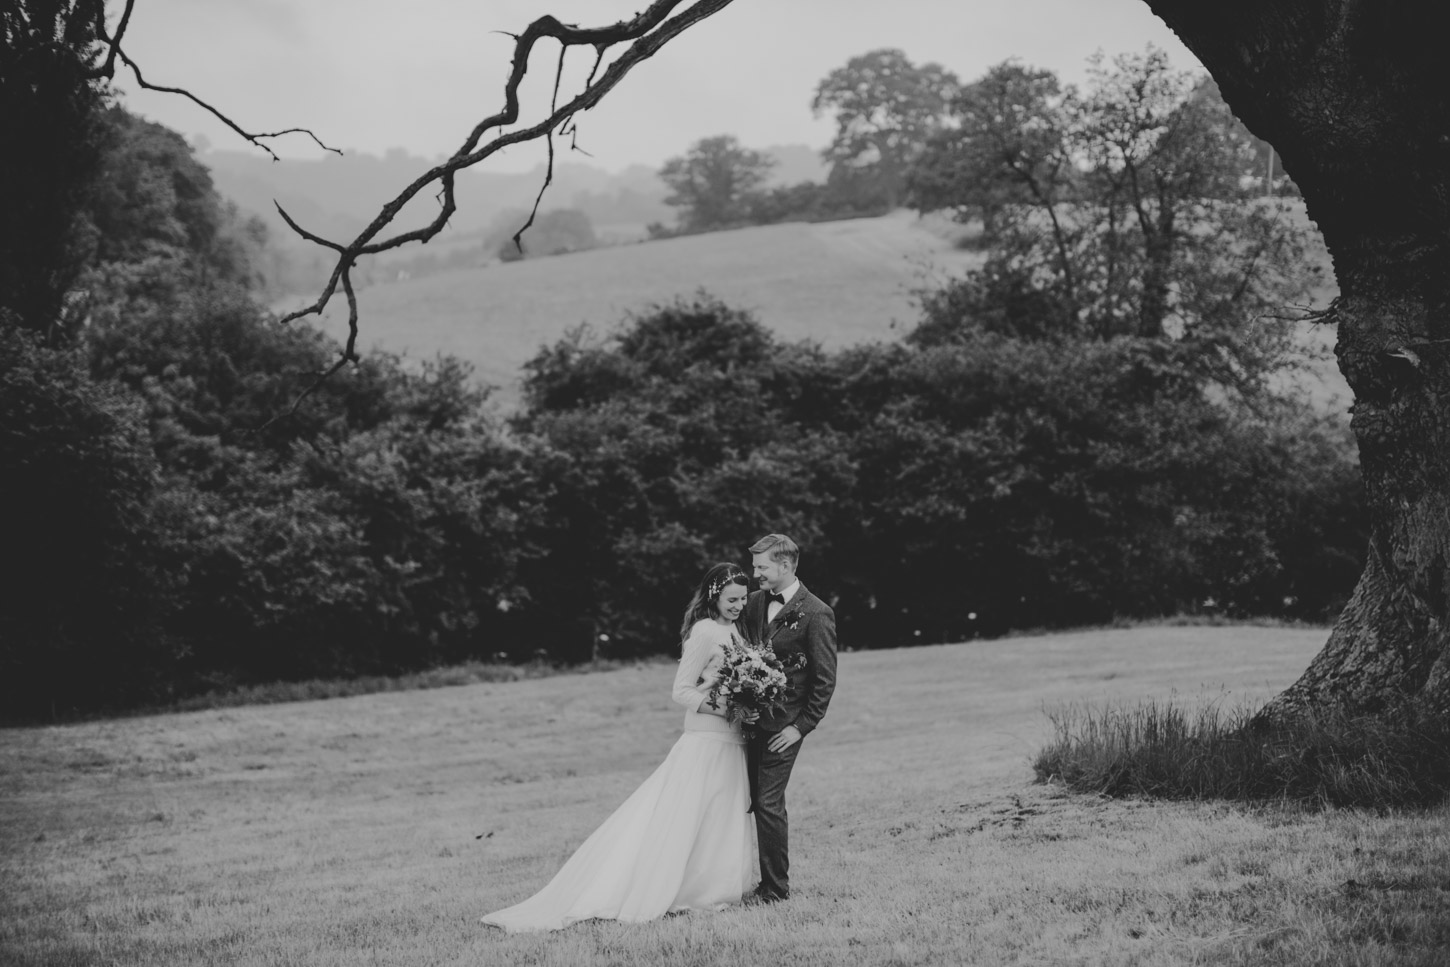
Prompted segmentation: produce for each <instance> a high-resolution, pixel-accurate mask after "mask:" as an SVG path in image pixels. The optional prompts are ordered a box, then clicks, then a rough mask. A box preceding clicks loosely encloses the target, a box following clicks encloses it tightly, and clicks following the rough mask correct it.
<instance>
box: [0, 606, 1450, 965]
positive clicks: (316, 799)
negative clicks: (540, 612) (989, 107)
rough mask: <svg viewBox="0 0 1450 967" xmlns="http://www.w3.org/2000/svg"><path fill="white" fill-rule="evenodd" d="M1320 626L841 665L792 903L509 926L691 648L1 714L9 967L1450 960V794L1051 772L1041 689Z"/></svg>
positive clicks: (618, 791)
mask: <svg viewBox="0 0 1450 967" xmlns="http://www.w3.org/2000/svg"><path fill="white" fill-rule="evenodd" d="M1324 634H1325V633H1324V632H1323V631H1316V630H1298V629H1272V628H1136V629H1131V630H1111V631H1094V632H1083V633H1075V634H1063V635H1054V636H1044V637H1035V638H1018V639H1009V640H1004V641H996V642H983V643H972V644H965V645H952V646H936V647H923V648H914V649H906V650H900V651H888V652H853V653H848V654H845V655H843V656H842V660H841V684H840V688H839V691H838V694H837V699H836V701H835V703H834V704H833V706H832V709H831V712H830V714H829V715H828V716H827V718H826V720H825V722H824V723H823V725H822V727H821V729H820V730H819V731H818V732H817V733H816V734H815V735H813V736H812V737H811V738H810V739H809V740H808V744H807V746H806V747H805V749H804V751H803V752H802V754H801V759H800V763H799V766H798V767H797V773H796V776H795V778H794V780H793V781H792V784H791V795H790V806H791V820H792V830H793V844H792V854H793V862H794V871H793V879H794V882H795V888H796V895H795V896H794V897H793V899H792V900H791V901H790V902H789V903H788V904H785V905H781V906H777V907H771V908H748V909H733V910H730V911H727V912H724V913H721V914H716V915H683V916H675V917H669V918H666V919H664V920H662V921H660V922H657V923H653V924H647V925H643V926H621V925H618V924H612V923H603V924H600V923H591V924H581V925H578V926H575V927H573V928H571V929H569V930H567V931H564V932H562V933H559V934H554V935H545V936H524V937H506V936H504V935H502V934H500V933H498V932H496V931H494V930H492V929H490V928H485V927H482V926H480V925H478V924H477V922H476V921H477V918H478V917H479V916H480V915H482V914H483V913H485V912H487V911H489V910H492V909H495V908H498V907H501V906H504V905H506V904H509V903H512V902H514V901H515V900H517V899H519V898H521V897H522V896H525V895H527V894H528V893H531V892H532V891H533V890H535V889H537V888H538V887H539V886H541V885H542V884H543V883H544V882H545V880H547V878H548V877H549V876H550V875H551V874H552V873H553V871H554V869H556V868H557V866H558V864H559V863H560V862H561V861H562V860H563V858H564V857H565V856H566V855H567V854H568V852H569V851H570V850H571V849H572V848H573V847H575V846H576V845H578V843H579V842H580V840H581V839H582V838H583V837H584V836H585V835H587V834H588V832H589V831H590V830H591V829H592V828H593V827H594V826H595V825H596V824H597V823H598V822H599V821H600V820H602V819H603V818H604V816H605V815H607V814H608V812H609V811H610V810H612V809H613V808H614V807H615V806H616V805H617V804H618V803H619V802H620V801H621V800H622V799H623V798H624V796H625V795H627V793H628V792H629V791H630V790H631V789H632V788H633V787H634V785H635V784H637V783H638V782H639V781H640V780H641V779H643V778H644V776H645V775H647V774H648V772H649V771H650V770H651V769H652V768H653V767H654V766H655V765H656V764H657V763H658V762H659V760H660V759H661V758H662V757H663V755H664V753H665V752H666V750H667V749H668V748H669V746H670V744H671V743H672V742H673V741H674V737H675V735H676V732H677V729H678V726H679V714H678V713H677V709H676V708H675V707H673V706H671V704H670V702H669V699H668V691H669V683H670V678H671V674H672V668H671V666H670V665H669V664H668V663H656V664H648V665H642V666H638V667H628V668H624V669H621V670H618V671H611V672H602V673H599V674H594V675H579V676H573V675H569V676H560V677H555V678H546V679H537V680H528V681H521V682H513V683H506V684H478V685H468V686H460V687H454V688H444V689H436V690H429V691H418V692H405V693H383V694H376V695H366V696H359V697H355V698H346V699H336V700H331V701H319V702H300V703H296V704H288V705H268V706H256V707H245V708H230V709H221V710H214V711H205V712H190V713H179V714H167V715H158V716H152V717H146V718H136V719H127V720H121V721H115V722H107V723H88V724H81V725H71V726H62V727H53V728H36V729H14V730H6V731H3V732H0V849H3V861H0V883H3V892H0V963H3V964H5V965H12V964H13V965H61V964H145V965H172V964H174V965H197V964H249V965H250V964H258V965H261V964H277V965H280V964H308V965H311V964H318V965H328V964H337V965H357V964H385V965H390V967H391V965H415V964H418V965H421V964H460V965H462V964H489V965H493V964H514V963H518V964H559V965H575V964H600V965H602V964H649V965H652V964H658V965H675V964H720V965H729V967H742V965H754V964H820V965H836V964H860V965H868V964H869V965H879V964H900V965H905V964H958V963H976V964H990V965H999V964H1143V965H1160V964H1424V965H1430V964H1440V965H1443V964H1445V963H1447V962H1450V873H1447V872H1446V871H1447V870H1450V813H1447V812H1446V811H1444V810H1441V811H1437V812H1432V813H1428V814H1423V813H1422V814H1403V815H1398V814H1391V815H1384V816H1379V815H1373V814H1367V813H1363V812H1354V811H1334V812H1328V813H1320V814H1302V813H1292V812H1284V811H1277V810H1254V809H1246V808H1244V807H1239V806H1227V805H1223V804H1213V803H1209V804H1193V803H1189V804H1164V803H1149V802H1141V801H1110V800H1098V799H1094V798H1085V797H1080V796H1075V795H1068V794H1065V793H1063V792H1061V791H1060V790H1058V789H1055V788H1053V787H1051V786H1040V785H1034V784H1033V783H1032V782H1031V769H1030V766H1029V760H1030V757H1031V756H1032V754H1033V753H1034V752H1035V751H1036V750H1037V748H1038V747H1039V745H1040V744H1041V743H1042V742H1043V741H1044V740H1045V739H1046V738H1047V736H1048V734H1049V730H1050V726H1049V724H1048V722H1047V719H1046V718H1045V717H1044V716H1043V715H1042V708H1043V707H1044V706H1052V705H1056V704H1057V703H1060V702H1064V701H1109V700H1119V699H1136V698H1140V697H1152V696H1158V697H1164V696H1168V695H1170V694H1171V693H1173V692H1174V691H1175V690H1176V691H1177V692H1178V693H1179V695H1180V696H1195V695H1198V694H1200V693H1201V692H1204V691H1205V690H1206V691H1207V692H1208V693H1211V694H1212V695H1214V696H1218V695H1220V693H1221V690H1224V691H1226V695H1224V696H1223V698H1222V700H1223V701H1228V702H1238V701H1245V702H1248V701H1254V700H1256V699H1260V698H1263V697H1266V696H1267V695H1268V694H1270V693H1271V692H1272V691H1273V690H1275V689H1277V688H1279V687H1282V686H1283V685H1285V684H1287V683H1288V682H1289V681H1290V680H1292V678H1293V677H1294V676H1295V675H1296V674H1297V673H1298V672H1299V671H1300V670H1301V669H1302V668H1303V666H1304V665H1305V663H1306V662H1307V661H1308V659H1309V658H1310V656H1311V655H1312V654H1313V653H1314V651H1316V650H1317V649H1318V647H1319V645H1320V644H1321V643H1322V641H1323V638H1324Z"/></svg>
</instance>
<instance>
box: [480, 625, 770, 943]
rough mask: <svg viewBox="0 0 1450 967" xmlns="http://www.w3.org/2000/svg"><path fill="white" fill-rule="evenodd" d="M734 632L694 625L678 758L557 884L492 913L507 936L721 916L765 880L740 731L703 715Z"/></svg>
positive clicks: (686, 656)
mask: <svg viewBox="0 0 1450 967" xmlns="http://www.w3.org/2000/svg"><path fill="white" fill-rule="evenodd" d="M730 635H731V629H730V628H729V627H727V626H725V625H721V624H719V623H718V622H715V621H710V620H703V621H699V622H697V623H696V624H695V626H694V628H692V629H691V630H690V635H689V637H688V638H687V639H685V643H684V649H683V656H682V657H681V659H680V669H679V671H678V672H676V674H675V685H674V690H673V693H672V694H673V697H674V700H675V701H676V702H678V703H680V704H681V705H683V706H685V709H686V711H685V731H684V734H683V735H681V736H680V738H679V741H677V742H676V743H675V745H674V748H672V749H671V750H670V754H669V755H668V756H667V757H666V758H665V761H664V762H663V763H662V764H661V765H660V767H659V768H658V769H656V770H655V771H654V774H653V775H651V776H650V777H649V778H648V779H646V780H645V781H644V784H643V785H641V786H640V787H639V788H638V789H636V790H635V791H634V792H633V793H632V794H631V795H630V797H629V798H628V799H626V800H625V801H624V804H623V805H621V806H620V807H619V808H618V809H616V810H615V811H614V814H613V815H611V816H610V817H609V818H608V819H606V820H605V821H604V824H603V825H602V826H600V827H599V828H598V829H596V830H595V831H594V832H593V833H592V834H591V835H590V836H589V838H588V839H586V840H585V841H584V843H583V845H581V846H580V847H579V849H578V851H576V852H575V853H574V855H573V856H571V857H570V858H569V860H568V862H566V863H565V864H564V866H563V868H561V869H560V870H559V872H558V873H557V874H556V875H555V876H554V878H553V879H552V880H550V881H549V885H548V886H546V887H544V888H543V889H542V890H540V891H539V892H538V893H536V894H534V895H533V896H531V897H529V898H528V899H527V900H525V901H523V902H522V903H520V904H518V905H516V906H512V907H509V908H507V909H505V910H500V911H498V912H497V913H490V914H489V915H488V916H486V917H484V918H483V922H484V923H488V924H493V925H494V926H497V927H502V928H504V929H505V930H508V931H511V932H514V931H525V930H559V929H561V928H563V927H567V926H569V924H571V923H577V922H578V921H580V920H589V919H591V918H599V919H605V920H623V921H625V922H638V921H642V920H653V919H655V918H657V917H660V916H663V915H664V914H665V913H669V912H673V911H677V910H718V909H720V908H722V907H724V906H726V905H728V904H731V903H735V902H737V901H739V900H740V898H741V896H742V895H743V894H745V893H748V892H750V891H751V890H753V889H754V888H755V886H756V884H757V883H759V881H760V869H759V865H758V864H759V861H758V859H757V853H756V843H755V817H754V816H751V815H749V814H748V813H747V812H746V810H747V809H748V808H749V807H750V782H749V778H748V776H747V774H746V771H745V737H744V736H743V735H742V734H741V731H740V726H739V725H738V724H734V723H730V722H727V721H725V719H724V718H722V717H720V716H718V715H710V714H701V713H700V712H698V711H696V710H697V709H698V708H699V707H700V704H701V703H702V702H704V701H705V700H706V699H708V698H709V693H708V690H706V689H704V688H701V687H699V686H700V683H701V682H702V681H703V682H713V681H714V679H715V675H716V672H717V671H718V669H719V667H720V663H721V660H722V659H723V655H724V652H723V646H724V645H725V643H726V642H728V641H729V640H730Z"/></svg>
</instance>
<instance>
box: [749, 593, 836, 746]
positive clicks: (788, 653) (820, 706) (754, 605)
mask: <svg viewBox="0 0 1450 967" xmlns="http://www.w3.org/2000/svg"><path fill="white" fill-rule="evenodd" d="M769 603H770V596H769V594H768V593H767V592H765V591H756V592H754V593H753V594H751V595H750V597H749V599H747V600H746V602H745V613H744V614H742V615H741V623H742V624H743V625H744V627H745V629H746V634H748V635H750V636H751V637H753V638H754V639H755V641H756V642H757V643H759V644H767V643H768V644H770V646H771V647H772V648H774V649H775V654H776V657H778V658H780V659H781V660H782V661H783V662H785V663H786V664H787V665H789V664H790V663H791V661H792V660H794V658H795V656H796V655H797V654H802V653H803V654H804V655H805V656H806V662H805V665H803V666H802V667H800V668H797V669H795V670H793V671H791V672H788V673H787V674H789V676H790V683H791V686H792V687H791V691H790V694H789V695H788V696H787V697H786V700H785V707H784V708H782V709H780V710H778V711H776V712H775V713H774V714H773V715H769V716H761V718H760V721H759V722H758V723H757V725H758V727H759V728H761V729H762V730H764V731H766V732H779V731H780V730H781V729H783V728H785V727H786V726H787V725H794V726H795V727H796V728H797V729H799V730H800V733H801V735H803V736H804V735H809V734H810V732H811V730H812V729H814V728H815V727H816V726H817V725H819V724H820V721H821V718H822V717H823V716H824V715H825V714H826V706H827V705H829V704H830V702H831V693H832V692H834V691H835V690H836V613H835V612H834V611H832V610H831V607H830V605H828V604H826V603H825V602H824V601H822V600H821V599H820V598H818V597H816V596H815V595H814V594H811V592H810V590H809V589H808V588H807V587H806V586H805V584H804V583H803V584H801V586H800V588H799V589H798V590H797V591H796V593H795V595H794V596H792V597H791V599H790V600H789V601H787V602H786V605H785V607H784V608H781V609H780V613H779V614H777V615H776V616H775V620H774V621H771V622H768V623H767V622H766V620H765V617H766V614H767V613H768V605H769Z"/></svg>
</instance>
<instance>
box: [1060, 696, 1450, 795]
mask: <svg viewBox="0 0 1450 967" xmlns="http://www.w3.org/2000/svg"><path fill="white" fill-rule="evenodd" d="M1047 715H1048V718H1049V719H1050V720H1051V722H1052V725H1053V730H1054V737H1053V739H1052V741H1051V742H1050V743H1049V744H1048V745H1047V746H1046V747H1045V748H1043V749H1042V750H1041V751H1040V752H1039V753H1038V755H1037V758H1036V760H1035V761H1034V762H1033V770H1034V772H1035V773H1036V776H1037V780H1038V781H1039V782H1061V783H1063V784H1065V785H1067V786H1068V787H1069V788H1072V789H1076V790H1078V791H1080V792H1095V793H1101V794H1104V795H1109V796H1148V797H1153V798H1161V799H1231V800H1240V801H1260V802H1287V803H1295V804H1300V805H1304V806H1309V807H1314V808H1318V807H1325V806H1360V807H1372V808H1394V807H1402V806H1429V805H1434V804H1436V803H1439V802H1442V801H1444V800H1445V799H1447V797H1450V723H1446V722H1445V721H1444V720H1443V719H1441V718H1436V717H1433V716H1424V717H1421V718H1419V719H1417V720H1414V721H1406V722H1388V721H1385V720H1383V719H1378V718H1374V717H1371V716H1363V715H1351V714H1348V713H1345V712H1339V711H1324V712H1313V713H1305V714H1302V715H1300V716H1298V717H1295V718H1281V719H1276V720H1272V721H1265V720H1263V719H1261V718H1260V717H1258V716H1256V715H1255V713H1254V712H1253V711H1252V710H1250V709H1248V708H1238V709H1224V708H1223V707H1222V705H1221V704H1220V703H1218V702H1200V703H1194V704H1192V705H1186V704H1184V703H1182V702H1175V701H1174V700H1168V701H1151V700H1150V701H1145V702H1140V703H1138V704H1136V705H1132V706H1115V705H1105V706H1092V705H1069V706H1063V707H1060V708H1058V709H1055V710H1050V711H1049V712H1048V713H1047Z"/></svg>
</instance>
